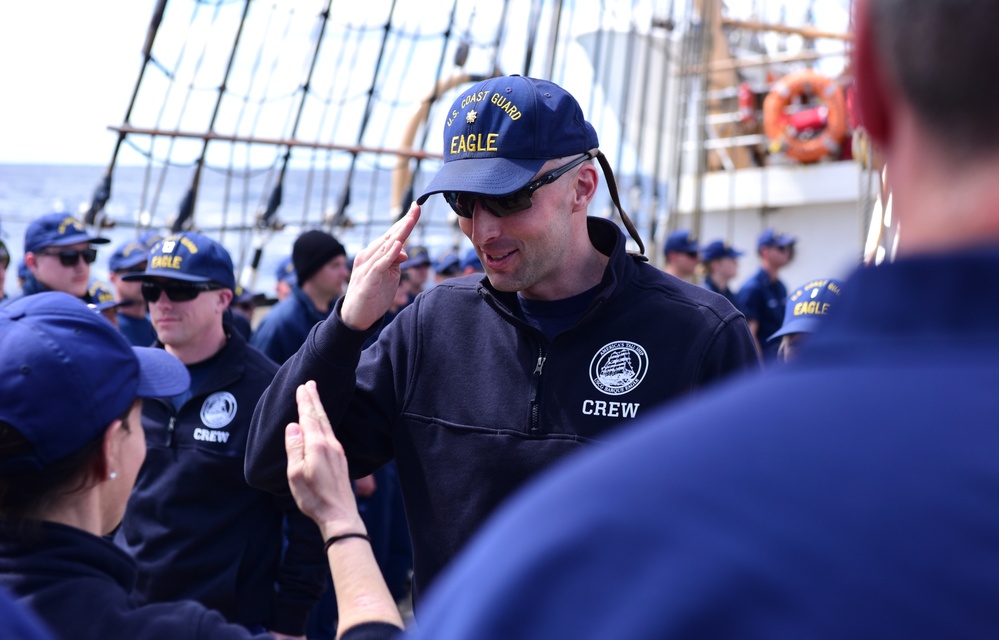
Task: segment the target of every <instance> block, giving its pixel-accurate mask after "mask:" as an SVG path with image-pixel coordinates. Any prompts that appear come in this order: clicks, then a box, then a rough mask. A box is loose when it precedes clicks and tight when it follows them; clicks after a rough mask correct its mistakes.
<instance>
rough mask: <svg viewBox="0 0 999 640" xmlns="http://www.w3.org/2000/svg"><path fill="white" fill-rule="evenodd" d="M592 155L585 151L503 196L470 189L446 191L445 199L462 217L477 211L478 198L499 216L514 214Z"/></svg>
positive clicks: (469, 215) (484, 205)
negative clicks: (538, 192) (470, 190)
mask: <svg viewBox="0 0 999 640" xmlns="http://www.w3.org/2000/svg"><path fill="white" fill-rule="evenodd" d="M591 157H592V156H591V155H590V154H589V153H584V154H583V155H581V156H580V157H578V158H576V159H575V160H573V161H572V162H570V163H569V164H566V165H563V166H561V167H558V168H557V169H552V170H551V171H549V172H548V173H546V174H544V175H543V176H541V177H540V178H538V179H537V180H534V181H532V182H529V183H528V184H527V186H526V187H523V188H522V189H519V190H517V191H514V192H513V193H508V194H506V195H502V196H487V195H485V194H482V193H471V192H468V191H445V192H444V194H443V195H444V200H446V201H447V203H448V205H450V206H451V208H452V209H453V210H454V212H455V213H457V214H458V215H459V216H461V217H462V218H471V217H472V213H473V212H474V211H475V201H476V200H478V201H479V203H480V204H481V205H482V206H483V207H485V208H486V210H487V211H489V212H490V213H492V214H493V215H494V216H496V217H498V218H502V217H504V216H509V215H513V214H514V213H517V212H519V211H524V210H525V209H530V208H531V197H532V196H533V195H534V192H535V191H537V190H538V189H540V188H541V187H543V186H545V185H546V184H551V183H553V182H555V181H556V180H558V179H559V178H561V177H562V176H563V175H565V174H566V173H568V172H569V171H570V170H571V169H573V168H575V167H577V166H579V165H581V164H583V163H584V162H586V161H587V160H589V159H590V158H591Z"/></svg>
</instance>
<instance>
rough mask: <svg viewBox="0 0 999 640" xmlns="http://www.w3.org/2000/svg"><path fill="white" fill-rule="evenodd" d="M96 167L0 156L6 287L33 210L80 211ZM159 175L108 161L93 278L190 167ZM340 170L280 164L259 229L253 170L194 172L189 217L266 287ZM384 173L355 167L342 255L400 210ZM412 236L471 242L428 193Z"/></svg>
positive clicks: (329, 197) (163, 212) (313, 224)
mask: <svg viewBox="0 0 999 640" xmlns="http://www.w3.org/2000/svg"><path fill="white" fill-rule="evenodd" d="M105 171H106V169H105V168H104V167H98V166H66V165H0V239H2V240H3V242H4V243H5V244H6V245H7V248H8V250H9V251H10V254H11V266H10V268H9V269H8V273H9V276H8V277H7V279H6V284H5V289H6V291H7V293H8V294H12V293H16V291H17V280H16V265H17V263H18V262H19V261H20V260H21V257H22V256H23V253H24V232H25V229H26V228H27V226H28V225H29V224H30V223H31V221H32V220H34V219H35V218H37V217H38V216H41V215H44V214H46V213H51V212H54V211H65V212H67V213H69V214H72V215H76V216H78V217H81V218H82V216H83V213H84V212H85V211H86V210H87V209H88V208H89V206H90V203H91V201H92V199H93V195H94V190H95V187H96V186H97V185H98V184H99V183H100V181H101V179H102V177H103V175H104V173H105ZM382 173H384V172H382ZM159 177H160V176H159V174H152V175H148V174H147V172H146V169H145V168H144V167H135V166H126V167H118V168H116V169H115V172H114V174H113V180H112V186H111V197H110V199H109V200H108V202H107V205H106V207H105V212H106V213H107V216H108V218H109V219H111V220H112V221H114V222H115V223H116V224H115V226H113V227H111V228H107V229H103V230H101V232H100V234H101V235H102V236H104V237H107V238H109V239H110V240H111V243H110V244H108V245H101V246H99V247H98V257H97V262H95V263H94V265H93V266H92V268H91V272H92V275H93V276H94V277H95V278H99V279H102V280H105V281H106V280H107V261H108V258H110V256H111V253H112V252H113V251H114V248H115V247H117V246H118V245H119V244H121V243H123V242H127V241H128V240H131V239H133V238H135V237H136V235H137V233H138V232H139V227H146V228H152V229H156V230H159V231H161V232H164V233H166V232H167V231H168V229H169V223H170V221H171V220H172V217H173V216H175V215H176V212H177V211H178V209H179V207H180V203H181V200H182V199H183V197H184V194H185V193H186V192H187V190H188V187H189V185H190V182H191V178H192V170H191V169H190V168H177V169H176V170H172V171H169V172H166V173H165V174H164V177H163V183H162V185H158V180H159ZM257 177H259V176H257ZM346 179H347V172H346V171H334V172H331V173H326V174H317V173H312V174H311V175H310V172H309V171H307V170H304V169H297V170H289V172H288V173H287V174H286V177H285V181H284V197H283V203H282V205H281V207H280V208H279V209H278V213H277V217H278V218H279V219H280V220H281V221H282V222H283V223H284V225H285V226H284V228H282V229H280V230H277V231H266V230H259V229H257V228H255V226H254V221H255V217H256V215H255V212H256V211H257V210H259V209H260V207H261V206H262V205H263V204H264V203H266V200H267V197H268V196H269V194H270V189H269V188H260V184H261V183H262V180H257V181H256V182H255V183H254V186H253V188H252V189H250V188H247V189H244V188H243V186H242V183H238V182H227V180H226V179H225V176H224V174H222V173H220V172H215V171H210V170H206V171H204V172H203V173H202V178H201V183H200V187H199V196H198V205H197V208H196V211H195V214H194V220H195V225H194V226H195V229H196V230H199V231H201V232H203V233H205V234H206V235H208V236H210V237H212V238H214V239H216V240H218V241H219V242H221V243H222V244H223V245H224V246H225V247H226V248H227V249H228V250H229V253H230V254H231V255H232V259H233V264H234V265H235V267H236V272H237V279H238V280H239V281H240V283H241V284H243V285H244V286H247V287H248V288H250V289H251V290H253V291H257V292H262V293H266V294H271V293H272V292H273V291H274V283H275V271H276V269H277V266H278V264H279V263H280V262H281V260H282V259H284V258H285V257H287V256H289V255H291V247H292V244H293V243H294V241H295V238H296V237H298V235H299V234H300V233H301V232H302V231H303V230H306V229H309V228H317V227H319V226H320V224H321V222H322V220H323V216H324V212H328V211H330V210H332V209H335V208H336V207H337V205H338V202H339V198H340V197H341V195H342V191H343V189H344V187H345V185H346ZM386 183H387V180H386V179H385V176H379V175H375V172H371V171H368V170H360V171H355V172H354V174H353V176H352V179H351V181H350V204H349V205H348V206H347V208H346V213H347V215H348V217H349V218H350V220H351V221H352V223H353V226H351V227H349V228H345V227H337V228H334V230H333V234H334V235H335V236H336V237H337V238H338V239H339V240H340V241H341V242H342V243H343V244H344V246H345V247H346V248H347V252H348V254H349V255H353V254H354V253H356V252H357V251H359V250H360V249H362V248H363V247H364V246H365V245H367V244H368V243H369V242H370V241H371V240H372V239H374V238H375V237H377V236H378V235H380V234H381V233H384V231H385V230H386V229H387V228H388V227H389V226H390V225H391V223H392V221H393V220H394V219H396V217H397V216H398V213H399V212H398V211H393V210H392V207H391V206H390V202H389V200H390V195H389V189H388V187H387V186H386ZM157 193H158V195H157ZM438 201H439V202H438ZM411 243H412V244H421V245H423V246H426V247H427V248H428V250H429V251H430V255H431V257H435V256H436V255H437V254H438V253H440V252H443V251H446V250H458V251H460V252H462V253H463V252H464V251H465V250H466V249H467V248H469V247H471V244H470V243H469V242H468V240H467V239H465V238H464V236H463V235H461V233H460V231H459V230H458V228H457V225H456V224H455V220H454V215H453V214H451V213H450V211H449V209H448V207H447V205H446V204H444V202H443V200H442V199H441V198H432V199H431V201H429V202H428V203H427V204H426V206H425V207H424V213H423V217H422V219H421V223H420V225H419V226H418V227H417V229H416V230H415V231H414V235H413V237H412V238H411ZM257 246H261V247H262V249H261V256H260V261H259V265H258V269H257V270H256V271H255V272H254V271H252V270H251V269H250V267H251V264H252V262H253V254H254V249H255V247H257Z"/></svg>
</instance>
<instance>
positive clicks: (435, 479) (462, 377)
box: [246, 218, 757, 592]
mask: <svg viewBox="0 0 999 640" xmlns="http://www.w3.org/2000/svg"><path fill="white" fill-rule="evenodd" d="M589 224H590V238H591V241H592V242H593V244H594V245H595V246H596V247H597V248H598V249H599V250H600V251H602V252H603V253H605V254H607V255H609V256H610V262H609V265H608V267H607V269H606V272H605V274H604V278H603V281H602V283H601V285H600V287H599V291H598V293H597V295H596V296H595V298H594V300H593V301H592V303H591V305H590V307H589V308H588V310H587V311H585V312H584V313H583V316H582V317H581V318H580V319H579V320H578V321H577V323H576V324H575V325H574V326H573V327H571V328H570V329H568V330H566V331H564V332H562V333H560V334H559V335H557V336H556V337H555V339H554V340H553V341H549V340H548V339H546V338H545V336H544V335H543V334H542V333H541V332H540V331H538V330H536V329H534V328H532V327H531V326H529V325H527V324H526V323H524V322H523V321H522V320H521V319H520V317H519V314H518V312H517V308H518V305H519V303H518V300H517V296H516V294H515V293H501V292H498V291H496V290H494V289H493V288H492V287H491V286H490V285H489V283H488V281H487V280H486V279H483V278H482V277H481V275H473V276H466V277H462V278H453V279H451V280H448V281H446V282H444V283H441V284H439V285H437V286H435V287H433V288H432V289H430V290H429V291H427V292H425V293H423V294H421V295H419V296H418V297H417V299H416V301H415V302H414V303H413V304H411V305H409V306H408V307H406V308H405V309H403V310H402V311H401V312H400V313H399V315H398V316H396V317H395V319H394V320H392V322H391V323H390V324H389V325H388V326H386V327H385V329H384V330H383V331H382V333H381V335H380V336H379V338H378V340H377V342H376V343H375V344H374V345H372V346H371V347H369V348H368V349H365V350H364V352H363V353H362V352H361V346H362V344H363V343H364V340H365V338H366V337H367V336H368V335H369V333H371V331H368V332H358V331H352V330H350V329H349V328H347V327H346V326H345V325H344V324H343V323H342V321H341V320H340V318H339V307H337V311H336V312H335V313H334V314H333V315H332V316H331V317H330V319H329V320H327V321H326V322H324V323H322V324H320V325H318V326H317V327H316V328H315V329H314V330H313V331H312V333H311V334H310V335H309V338H308V340H307V341H306V342H305V344H304V345H303V346H302V349H301V350H299V352H298V353H297V354H296V355H295V356H294V357H292V359H291V360H289V361H288V362H287V363H285V365H284V366H283V367H282V368H281V370H280V371H279V372H278V374H277V376H276V377H275V379H274V382H273V384H272V385H271V386H270V388H269V389H268V390H267V393H266V394H265V395H264V397H263V398H262V399H261V402H260V403H259V405H258V406H257V411H256V413H255V414H254V418H253V427H252V432H251V434H250V440H249V443H248V447H247V459H246V463H247V466H246V470H247V478H248V480H249V481H250V483H251V484H253V485H255V486H259V487H262V488H266V489H269V490H272V491H278V492H281V491H284V492H286V491H287V479H286V472H285V454H284V444H283V443H284V428H285V425H287V424H288V422H290V421H292V420H297V411H296V407H295V403H294V397H295V388H296V387H297V386H298V385H299V384H301V383H303V382H305V381H307V380H310V379H313V380H316V382H317V384H318V387H319V391H320V394H321V396H322V398H323V404H324V406H325V407H326V410H327V411H328V412H329V414H330V420H331V422H332V424H334V425H336V427H335V429H336V434H337V437H339V438H340V440H341V441H342V442H343V445H344V448H345V450H346V452H347V456H348V459H349V461H350V465H351V474H352V475H353V476H355V477H360V476H364V475H367V474H369V473H371V472H372V471H374V470H375V469H377V468H378V467H379V466H381V465H383V464H385V463H386V462H387V461H388V460H391V459H392V458H393V457H394V458H395V459H396V461H397V464H398V469H399V477H400V482H401V485H402V488H403V495H404V499H405V504H406V513H407V514H408V519H409V525H410V532H411V535H412V539H413V551H414V574H415V575H414V585H415V589H416V591H417V592H419V590H420V589H422V588H424V587H425V586H426V585H427V584H428V583H429V582H430V581H431V580H432V578H433V576H434V575H436V573H437V572H438V571H439V570H440V569H441V568H442V567H443V566H444V565H445V564H446V563H447V562H448V561H449V560H450V559H451V558H452V557H453V556H454V555H455V553H457V551H458V550H459V549H460V548H461V547H462V546H463V545H464V544H465V542H466V541H467V540H468V538H469V537H470V536H471V534H472V533H473V532H474V531H475V530H476V529H477V528H478V527H479V526H480V525H481V524H482V522H483V521H484V520H485V518H486V517H487V516H488V515H489V514H490V513H491V512H492V511H493V510H494V509H495V508H496V507H497V506H498V505H499V504H500V503H501V502H502V501H503V500H504V499H505V498H506V497H507V496H508V495H510V494H511V493H512V492H513V491H514V490H515V489H517V488H518V487H519V486H520V485H521V484H523V483H524V482H525V481H526V480H528V479H529V478H531V477H533V476H534V475H535V474H537V473H538V472H539V471H540V470H542V469H544V468H546V467H548V466H549V465H551V464H552V463H554V462H555V461H556V460H558V459H560V458H562V457H563V456H565V455H567V454H569V453H572V452H575V451H577V450H579V449H580V448H581V447H583V446H585V445H587V444H588V443H591V442H594V441H597V440H601V439H604V438H606V437H607V436H608V432H609V431H611V430H613V429H616V428H618V427H621V426H625V425H628V424H630V423H633V422H634V421H636V420H637V419H640V418H641V417H643V416H644V415H645V414H647V413H649V412H651V411H652V410H653V409H654V407H656V406H657V405H660V404H662V403H664V402H666V401H668V400H672V399H676V398H679V397H683V396H686V395H689V394H691V393H692V392H694V391H695V390H696V389H698V388H699V387H702V386H704V385H706V384H708V383H710V382H712V381H715V380H717V379H718V378H721V377H723V376H725V375H726V374H730V373H732V372H733V371H736V370H740V369H743V368H745V367H754V366H756V363H757V356H756V349H755V347H754V344H753V340H752V337H751V336H750V334H749V328H748V326H747V325H746V322H745V319H744V318H743V316H742V314H741V313H739V312H738V311H736V310H735V308H734V307H732V305H731V304H729V303H728V301H727V300H725V299H724V298H722V297H721V296H719V295H716V294H714V293H711V292H709V291H706V290H705V289H702V288H701V287H697V286H694V285H691V284H689V283H686V282H682V281H680V280H678V279H676V278H673V277H670V276H667V275H666V274H664V273H663V272H661V271H659V270H658V269H655V268H654V267H651V266H649V265H647V264H645V263H642V262H638V261H636V260H635V259H634V258H632V257H631V256H629V255H628V254H627V253H626V252H625V238H624V235H623V234H622V233H621V232H620V231H619V230H618V228H617V227H616V226H615V225H614V224H613V223H611V222H608V221H606V220H601V219H595V218H591V219H590V222H589ZM341 304H342V303H341ZM372 331H373V330H372ZM358 360H360V362H358ZM355 370H356V389H355ZM511 542H512V543H514V544H516V543H515V542H514V541H511Z"/></svg>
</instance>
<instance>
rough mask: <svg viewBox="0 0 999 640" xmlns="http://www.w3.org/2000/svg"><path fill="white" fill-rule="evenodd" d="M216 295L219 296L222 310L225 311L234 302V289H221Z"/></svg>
mask: <svg viewBox="0 0 999 640" xmlns="http://www.w3.org/2000/svg"><path fill="white" fill-rule="evenodd" d="M216 293H218V294H219V304H220V305H221V307H220V308H221V309H222V310H223V311H225V310H226V309H228V308H229V303H230V302H232V297H233V292H232V289H219V290H218V291H217V292H216Z"/></svg>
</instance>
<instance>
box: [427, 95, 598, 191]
mask: <svg viewBox="0 0 999 640" xmlns="http://www.w3.org/2000/svg"><path fill="white" fill-rule="evenodd" d="M598 146H599V143H598V142H597V132H596V131H595V130H594V129H593V125H591V124H590V123H589V122H587V121H586V120H585V119H584V118H583V110H582V109H581V108H580V107H579V103H578V102H576V99H575V98H573V97H572V96H571V95H570V94H569V93H568V92H567V91H566V90H565V89H563V88H562V87H560V86H558V85H556V84H554V83H552V82H549V81H547V80H538V79H535V78H526V77H523V76H503V77H499V78H491V79H489V80H485V81H483V82H480V83H478V84H475V85H473V86H472V87H471V88H470V89H468V90H467V91H465V92H463V93H462V94H461V95H460V96H459V97H458V99H457V100H455V101H454V104H453V105H452V106H451V110H450V111H448V114H447V118H446V120H445V123H444V166H442V167H441V169H440V171H438V172H437V175H435V176H434V177H433V179H432V180H431V181H430V183H429V184H428V185H427V188H426V189H425V190H424V192H423V195H421V196H420V197H419V198H417V202H418V203H419V204H423V203H424V202H426V200H427V198H428V197H430V196H431V195H432V194H435V193H440V192H442V191H466V192H472V193H482V194H485V195H493V196H498V195H505V194H507V193H512V192H514V191H517V190H518V189H520V188H521V187H523V186H525V185H526V184H527V183H528V182H530V181H531V180H532V179H533V178H534V176H535V175H537V173H538V171H539V170H540V169H541V166H542V165H544V164H545V162H547V161H549V160H552V159H554V158H564V157H567V156H576V155H579V154H582V153H586V152H587V151H590V150H593V149H596V148H597V147H598Z"/></svg>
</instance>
